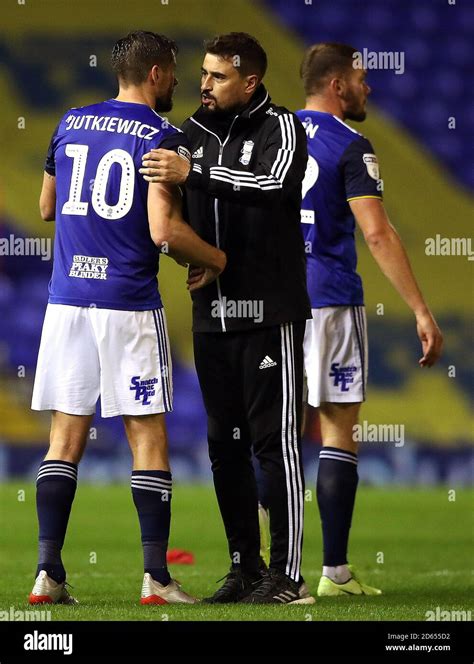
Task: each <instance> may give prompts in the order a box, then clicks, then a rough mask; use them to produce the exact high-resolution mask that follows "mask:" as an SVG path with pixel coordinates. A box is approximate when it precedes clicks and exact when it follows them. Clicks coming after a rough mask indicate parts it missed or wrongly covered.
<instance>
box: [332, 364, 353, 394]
mask: <svg viewBox="0 0 474 664" xmlns="http://www.w3.org/2000/svg"><path fill="white" fill-rule="evenodd" d="M356 371H357V367H340V366H339V362H333V364H331V373H330V374H329V378H334V387H340V389H341V392H349V388H348V387H347V386H348V385H351V384H352V383H353V382H354V374H355V373H356Z"/></svg>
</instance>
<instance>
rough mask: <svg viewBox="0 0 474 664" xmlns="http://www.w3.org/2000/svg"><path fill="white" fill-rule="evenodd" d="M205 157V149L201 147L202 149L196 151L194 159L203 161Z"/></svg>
mask: <svg viewBox="0 0 474 664" xmlns="http://www.w3.org/2000/svg"><path fill="white" fill-rule="evenodd" d="M203 156H204V149H203V147H202V145H201V147H200V148H198V149H197V150H194V152H193V159H201V158H202V157H203Z"/></svg>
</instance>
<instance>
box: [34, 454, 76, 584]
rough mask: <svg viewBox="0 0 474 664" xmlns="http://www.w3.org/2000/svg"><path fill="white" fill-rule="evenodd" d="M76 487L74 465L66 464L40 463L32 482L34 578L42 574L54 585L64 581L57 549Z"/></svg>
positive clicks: (54, 462)
mask: <svg viewBox="0 0 474 664" xmlns="http://www.w3.org/2000/svg"><path fill="white" fill-rule="evenodd" d="M76 486H77V465H76V464H75V463H69V461H43V463H42V464H41V465H40V467H39V471H38V476H37V478H36V509H37V513H38V523H39V550H38V567H37V570H36V576H38V574H39V572H40V571H41V570H46V571H47V573H48V576H50V577H51V578H52V579H54V580H55V581H56V582H57V583H63V581H65V579H66V571H65V569H64V566H63V563H62V560H61V549H62V547H63V544H64V538H65V536H66V529H67V524H68V521H69V515H70V513H71V506H72V501H73V500H74V495H75V493H76Z"/></svg>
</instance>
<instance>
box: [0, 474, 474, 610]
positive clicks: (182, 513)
mask: <svg viewBox="0 0 474 664" xmlns="http://www.w3.org/2000/svg"><path fill="white" fill-rule="evenodd" d="M22 490H24V491H25V496H24V498H25V500H24V501H21V500H19V499H18V498H19V497H20V498H21V497H22V494H21V493H20V494H19V493H18V492H21V491H22ZM312 498H313V499H312V501H308V502H306V532H305V545H304V557H303V574H304V576H305V579H306V581H307V583H308V585H309V587H310V589H311V591H312V592H313V593H316V589H317V583H318V580H319V574H320V566H321V536H320V531H319V516H318V514H317V506H316V501H315V497H314V492H313V495H312ZM472 506H473V494H472V492H469V491H467V490H463V489H459V490H457V491H456V500H455V501H452V502H450V501H449V500H448V489H435V490H432V489H430V490H413V489H404V488H400V489H396V490H393V489H390V490H386V489H373V488H370V489H369V488H364V487H362V488H361V490H360V491H359V495H358V498H357V505H356V512H355V517H354V523H353V528H352V541H351V556H350V558H351V562H353V563H354V564H355V565H356V566H357V567H358V568H359V571H360V573H361V574H363V576H364V578H365V579H366V581H367V582H368V583H369V584H372V585H375V586H377V587H380V588H382V589H383V592H384V594H383V595H382V596H380V597H365V598H361V599H357V598H353V597H340V598H323V599H317V603H316V604H315V605H313V606H264V607H247V606H239V605H236V606H228V605H227V606H220V607H215V606H206V605H201V604H200V605H196V606H164V607H163V606H152V607H150V606H140V605H139V604H138V600H139V596H140V589H141V582H142V554H141V546H140V539H139V529H138V522H137V518H136V513H135V508H134V506H133V503H132V500H131V495H130V488H129V487H128V486H125V485H113V486H103V487H100V486H90V485H86V484H79V486H78V490H77V494H76V500H75V503H74V506H73V510H72V515H71V520H70V523H69V532H68V537H67V540H66V545H65V547H64V551H63V560H64V563H65V565H66V568H67V570H68V580H69V582H70V583H71V584H72V585H73V586H74V589H73V591H72V593H73V594H74V595H75V596H76V597H77V598H78V599H79V602H80V605H79V606H76V607H67V606H53V607H43V608H49V609H50V610H51V614H52V616H51V617H52V620H61V619H62V620H425V617H426V616H425V613H426V611H435V610H436V607H440V610H442V611H445V610H448V611H449V610H469V609H472V605H471V604H470V598H471V597H472V578H473V577H472V572H471V561H472V544H473V539H472V520H471V514H472ZM172 512H173V521H172V533H171V541H170V547H171V548H177V547H178V548H182V549H186V550H188V551H192V552H193V553H194V555H195V558H196V562H195V564H194V565H172V566H171V573H172V575H173V576H174V577H175V578H177V579H178V580H179V581H180V582H181V583H182V584H183V587H184V588H185V589H186V590H187V591H188V592H190V593H192V594H194V595H196V596H197V597H201V598H202V597H206V596H208V595H210V594H212V593H213V592H214V590H215V589H217V588H218V584H217V583H216V581H217V580H218V579H219V578H220V577H222V576H224V574H225V573H226V572H227V569H228V559H227V554H226V545H225V540H224V531H223V527H222V524H221V520H220V516H219V513H218V510H217V506H216V501H215V497H214V492H213V489H212V488H211V487H207V486H182V485H180V484H178V483H177V484H176V485H175V487H174V491H173V503H172ZM36 533H37V525H36V514H35V490H34V486H33V484H28V483H9V484H6V485H5V484H4V485H0V551H1V552H2V554H1V557H0V610H2V611H5V610H7V611H8V610H10V607H14V608H15V609H25V608H27V604H26V598H27V596H28V593H29V592H30V590H31V588H32V584H33V574H34V571H35V566H36ZM94 560H96V562H92V561H94Z"/></svg>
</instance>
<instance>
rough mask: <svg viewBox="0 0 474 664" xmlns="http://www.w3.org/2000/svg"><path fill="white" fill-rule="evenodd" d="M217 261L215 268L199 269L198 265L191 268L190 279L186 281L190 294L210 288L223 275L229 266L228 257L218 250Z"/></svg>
mask: <svg viewBox="0 0 474 664" xmlns="http://www.w3.org/2000/svg"><path fill="white" fill-rule="evenodd" d="M216 256H217V260H216V264H215V265H214V266H213V267H197V266H196V265H190V266H189V272H188V279H187V281H186V283H187V287H188V290H189V291H190V292H192V291H195V290H198V288H204V286H208V285H209V284H211V283H212V282H213V281H215V280H216V279H217V277H218V276H219V275H220V274H221V272H222V271H223V270H224V268H225V266H226V264H227V256H226V255H225V253H224V252H223V251H221V250H220V249H218V253H217V254H216Z"/></svg>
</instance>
